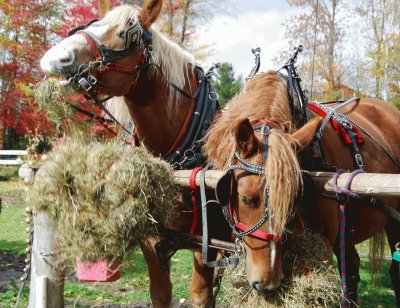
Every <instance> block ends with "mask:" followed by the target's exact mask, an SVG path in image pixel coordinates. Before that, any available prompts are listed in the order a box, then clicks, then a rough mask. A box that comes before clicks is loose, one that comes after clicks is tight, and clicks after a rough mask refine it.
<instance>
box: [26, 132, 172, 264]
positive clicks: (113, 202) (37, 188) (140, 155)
mask: <svg viewBox="0 0 400 308" xmlns="http://www.w3.org/2000/svg"><path fill="white" fill-rule="evenodd" d="M178 195H179V189H178V187H177V185H176V184H175V182H174V179H173V176H172V173H171V167H170V165H168V164H167V163H166V162H164V161H162V160H160V159H157V158H154V157H153V156H152V155H151V154H150V153H149V152H148V151H147V150H146V149H145V148H144V147H128V146H126V145H125V144H123V143H122V142H119V141H109V142H107V143H100V142H96V141H91V142H86V141H84V140H83V139H74V140H73V139H70V138H67V139H66V142H65V143H64V144H62V145H60V146H59V147H57V148H56V149H55V150H53V152H52V153H51V154H50V155H49V159H48V161H47V162H46V163H45V164H44V165H43V166H42V167H41V169H40V170H39V172H38V173H37V175H36V178H35V182H34V184H33V186H32V188H31V189H30V190H29V191H28V202H30V203H31V204H32V206H33V208H34V209H35V210H36V211H42V210H44V211H48V212H49V214H50V216H51V217H53V218H54V219H55V220H56V221H57V231H58V239H59V242H60V247H61V251H62V253H63V257H64V259H65V260H71V261H74V260H75V258H76V257H78V258H79V259H81V260H83V261H96V260H98V259H108V260H110V259H113V258H115V257H123V256H124V255H125V254H126V252H128V251H129V250H131V249H132V248H134V247H135V246H136V245H137V243H138V241H140V240H143V239H145V238H146V237H147V236H149V235H151V234H155V233H156V227H157V224H159V223H160V224H164V223H167V222H170V221H171V220H172V219H174V218H175V217H176V216H175V215H176V207H177V196H178ZM150 217H151V219H150Z"/></svg>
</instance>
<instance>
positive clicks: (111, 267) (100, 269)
mask: <svg viewBox="0 0 400 308" xmlns="http://www.w3.org/2000/svg"><path fill="white" fill-rule="evenodd" d="M120 265H121V261H120V260H118V259H116V260H114V261H113V263H112V264H110V263H109V262H108V261H107V260H98V261H96V262H94V263H84V262H82V261H81V260H79V259H76V262H75V267H76V277H77V278H78V279H79V280H80V281H86V282H95V281H96V282H97V281H98V282H112V281H116V280H118V279H119V278H121V271H120Z"/></svg>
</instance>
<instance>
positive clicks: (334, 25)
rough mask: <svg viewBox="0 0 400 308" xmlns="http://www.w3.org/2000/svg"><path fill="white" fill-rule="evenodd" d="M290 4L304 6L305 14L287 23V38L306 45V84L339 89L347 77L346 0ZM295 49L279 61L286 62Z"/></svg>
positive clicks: (303, 66)
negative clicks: (343, 50)
mask: <svg viewBox="0 0 400 308" xmlns="http://www.w3.org/2000/svg"><path fill="white" fill-rule="evenodd" d="M288 2H289V4H290V5H292V6H295V7H299V8H302V9H303V13H301V14H298V15H296V16H293V17H292V18H290V20H287V21H286V22H285V27H286V31H285V37H286V38H287V39H288V42H289V46H292V47H294V46H297V45H299V44H302V45H303V46H304V51H303V53H302V54H301V55H299V60H300V63H301V69H300V71H301V73H302V74H303V77H305V78H304V79H303V80H304V81H305V83H306V87H308V88H311V83H312V81H314V87H315V85H316V84H317V91H319V92H320V93H321V92H332V91H335V90H337V89H338V86H339V84H340V83H341V82H342V77H343V61H342V56H341V49H340V46H341V43H342V39H343V37H344V36H345V35H346V33H345V29H344V26H343V16H344V15H343V11H344V4H343V0H288ZM291 52H292V50H289V49H288V48H286V50H285V52H282V55H281V56H280V57H279V59H276V60H275V62H278V61H279V62H280V63H283V61H284V59H288V56H289V54H290V53H291Z"/></svg>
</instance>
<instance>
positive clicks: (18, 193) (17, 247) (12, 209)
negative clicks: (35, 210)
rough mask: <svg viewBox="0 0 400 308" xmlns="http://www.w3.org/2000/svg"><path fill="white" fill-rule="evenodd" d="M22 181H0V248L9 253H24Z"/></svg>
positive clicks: (24, 226) (23, 186)
mask: <svg viewBox="0 0 400 308" xmlns="http://www.w3.org/2000/svg"><path fill="white" fill-rule="evenodd" d="M24 188H25V185H24V183H23V182H22V181H20V180H16V181H9V182H0V197H1V198H2V201H3V209H2V213H1V214H0V230H1V232H0V250H1V251H2V252H5V253H9V254H19V255H21V254H24V253H25V247H26V244H25V239H26V233H25V229H26V228H27V227H28V225H27V224H26V223H25V219H26V215H25V212H24V208H25V204H24V202H23V197H22V196H23V191H24Z"/></svg>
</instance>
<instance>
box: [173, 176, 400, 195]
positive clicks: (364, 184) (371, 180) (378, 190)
mask: <svg viewBox="0 0 400 308" xmlns="http://www.w3.org/2000/svg"><path fill="white" fill-rule="evenodd" d="M191 172H192V171H191V170H179V171H175V172H174V176H175V179H176V182H177V183H178V184H179V185H181V186H182V187H184V188H189V177H190V174H191ZM224 174H225V172H224V171H219V170H208V171H206V176H205V182H206V187H207V188H211V189H213V188H215V186H216V184H217V182H218V180H219V179H220V178H221V177H222V176H223V175H224ZM333 175H334V173H332V172H311V176H312V177H313V179H314V182H315V185H316V189H317V190H319V191H324V192H328V193H329V192H333V186H332V176H333ZM349 176H350V173H343V174H341V175H340V176H339V179H338V185H339V186H344V185H345V183H346V181H347V180H348V178H349ZM196 184H197V185H198V186H199V185H200V173H198V174H197V177H196ZM350 188H351V190H352V191H353V192H355V193H357V194H360V195H364V196H388V197H400V174H386V173H361V174H358V175H356V176H355V177H354V179H353V182H352V184H351V187H350Z"/></svg>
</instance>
